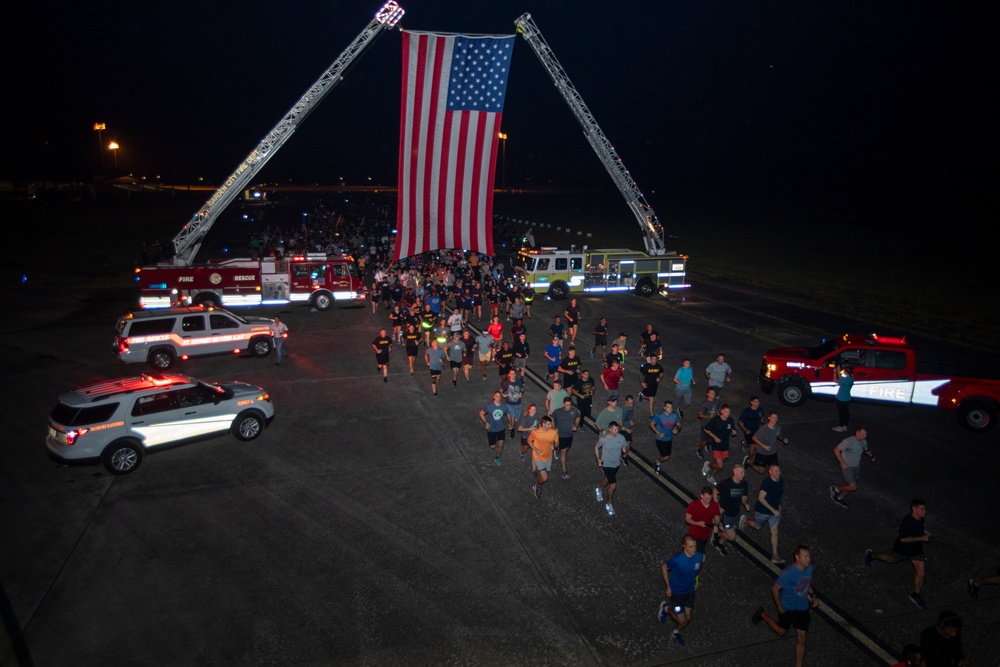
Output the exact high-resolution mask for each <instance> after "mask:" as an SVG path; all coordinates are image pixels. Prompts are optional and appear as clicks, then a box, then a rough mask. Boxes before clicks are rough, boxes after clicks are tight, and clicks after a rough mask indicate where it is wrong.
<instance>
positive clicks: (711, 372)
mask: <svg viewBox="0 0 1000 667" xmlns="http://www.w3.org/2000/svg"><path fill="white" fill-rule="evenodd" d="M732 372H733V369H732V367H731V366H730V365H729V364H727V363H726V362H724V361H723V362H722V363H721V364H720V363H719V362H718V361H713V362H712V363H710V364H709V365H708V368H706V369H705V373H707V374H708V386H709V387H721V386H722V385H724V384H725V383H726V376H727V375H731V374H732Z"/></svg>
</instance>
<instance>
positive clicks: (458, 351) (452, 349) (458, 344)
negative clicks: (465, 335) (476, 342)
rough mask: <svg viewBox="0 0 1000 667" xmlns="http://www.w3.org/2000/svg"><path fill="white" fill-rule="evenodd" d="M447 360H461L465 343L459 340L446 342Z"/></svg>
mask: <svg viewBox="0 0 1000 667" xmlns="http://www.w3.org/2000/svg"><path fill="white" fill-rule="evenodd" d="M447 349H448V361H454V362H456V363H458V362H460V361H462V356H463V355H464V354H465V343H463V342H462V341H461V340H453V341H452V342H450V343H448V348H447Z"/></svg>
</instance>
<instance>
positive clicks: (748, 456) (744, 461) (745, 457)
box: [743, 454, 750, 468]
mask: <svg viewBox="0 0 1000 667" xmlns="http://www.w3.org/2000/svg"><path fill="white" fill-rule="evenodd" d="M748 463H750V455H749V454H748V455H746V456H744V457H743V467H744V468H746V467H747V464H748Z"/></svg>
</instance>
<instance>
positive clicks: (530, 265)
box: [524, 257, 535, 271]
mask: <svg viewBox="0 0 1000 667" xmlns="http://www.w3.org/2000/svg"><path fill="white" fill-rule="evenodd" d="M524 268H525V269H527V270H528V271H534V270H535V258H534V257H529V258H528V259H526V260H525V261H524Z"/></svg>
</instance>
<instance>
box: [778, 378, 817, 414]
mask: <svg viewBox="0 0 1000 667" xmlns="http://www.w3.org/2000/svg"><path fill="white" fill-rule="evenodd" d="M807 398H809V394H808V393H806V390H805V387H803V386H802V385H801V384H800V383H799V382H796V381H794V380H792V381H789V382H784V383H782V384H781V385H780V386H779V387H778V399H779V400H780V401H781V402H782V403H784V404H785V405H787V406H788V407H790V408H797V407H799V406H800V405H802V404H803V403H805V402H806V399H807Z"/></svg>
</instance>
